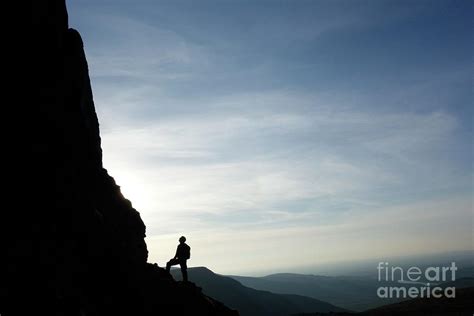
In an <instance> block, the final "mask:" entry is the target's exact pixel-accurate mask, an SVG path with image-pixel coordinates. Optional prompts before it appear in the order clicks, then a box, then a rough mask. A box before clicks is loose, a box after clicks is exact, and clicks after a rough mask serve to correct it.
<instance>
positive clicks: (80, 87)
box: [0, 0, 234, 316]
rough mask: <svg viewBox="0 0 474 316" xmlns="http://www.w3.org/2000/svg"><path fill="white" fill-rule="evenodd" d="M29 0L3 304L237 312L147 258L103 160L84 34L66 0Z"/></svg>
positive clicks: (114, 311)
mask: <svg viewBox="0 0 474 316" xmlns="http://www.w3.org/2000/svg"><path fill="white" fill-rule="evenodd" d="M27 4H28V5H30V6H31V21H30V23H31V25H30V26H29V28H28V37H26V38H22V40H23V41H24V42H27V55H28V58H27V60H19V61H18V62H19V63H21V64H22V66H21V67H19V68H18V69H19V71H25V73H24V74H23V75H24V76H25V77H26V78H27V80H26V81H27V82H26V83H23V82H22V83H18V84H17V85H18V87H17V88H19V90H20V91H23V93H24V95H23V94H22V95H18V96H17V102H16V106H17V107H18V108H19V109H20V111H21V112H23V114H24V120H22V124H23V126H26V128H27V133H26V136H21V137H20V136H19V137H18V140H17V142H18V143H20V144H21V147H23V148H25V149H26V150H25V152H24V153H23V152H22V156H23V157H25V158H26V162H25V163H22V164H21V167H20V168H21V172H20V173H18V174H17V176H16V178H20V179H19V181H18V182H19V184H17V183H16V182H15V183H14V184H13V183H12V185H11V187H12V191H14V192H13V194H15V196H16V195H17V196H18V197H19V198H16V199H15V206H14V207H13V208H9V209H8V210H5V209H4V210H2V217H1V219H0V225H1V226H0V231H1V235H0V237H1V241H0V246H1V260H0V314H1V315H2V316H5V315H43V314H45V315H94V316H95V315H137V316H139V315H168V314H171V313H172V314H173V315H192V314H195V315H234V312H232V311H230V310H229V309H227V308H226V307H224V306H223V305H222V304H220V303H219V302H216V301H215V300H212V299H210V298H208V297H206V296H204V295H203V294H202V293H201V292H200V290H199V288H197V287H196V286H194V285H193V284H182V283H177V282H175V281H174V280H173V279H172V278H171V276H170V275H169V274H168V273H166V272H165V271H164V269H162V268H159V267H158V266H157V265H156V264H155V265H153V264H149V263H147V255H148V252H147V248H146V244H145V241H144V237H145V225H144V223H143V221H142V220H141V218H140V215H139V213H138V212H137V211H136V210H135V209H134V208H133V207H132V204H131V203H130V201H128V200H127V199H126V198H124V197H123V195H122V194H121V192H120V187H119V186H118V185H116V183H115V181H114V179H113V178H112V177H111V176H109V175H108V173H107V170H105V169H104V168H103V166H102V152H101V144H100V135H99V123H98V119H97V115H96V112H95V107H94V102H93V98H92V90H91V85H90V80H89V74H88V67H87V61H86V58H85V54H84V50H83V43H82V40H81V37H80V35H79V33H78V32H77V31H75V30H73V29H69V28H68V22H67V12H66V5H65V3H64V0H47V1H46V0H44V1H36V0H32V1H29V2H27ZM18 18H19V20H21V19H24V16H23V14H22V16H19V17H18ZM18 59H20V58H18Z"/></svg>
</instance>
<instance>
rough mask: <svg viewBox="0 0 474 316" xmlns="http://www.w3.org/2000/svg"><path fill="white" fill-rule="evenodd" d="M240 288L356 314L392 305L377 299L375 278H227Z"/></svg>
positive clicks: (312, 276) (299, 275)
mask: <svg viewBox="0 0 474 316" xmlns="http://www.w3.org/2000/svg"><path fill="white" fill-rule="evenodd" d="M230 277H231V278H233V279H235V280H237V281H239V282H241V283H242V284H243V285H245V286H248V287H251V288H254V289H257V290H264V291H270V292H274V293H280V294H283V293H284V294H288V293H289V294H298V295H303V296H308V297H312V298H316V299H320V300H323V301H326V302H329V303H331V304H334V305H336V306H341V307H343V308H346V309H349V310H355V311H363V310H367V309H369V308H374V307H378V306H382V305H385V304H388V303H393V302H395V300H391V301H388V300H386V299H385V300H384V299H380V298H379V297H377V292H376V291H377V288H378V287H379V286H380V284H379V282H377V280H376V279H372V278H368V277H359V276H338V277H329V276H320V275H305V274H295V273H278V274H272V275H268V276H264V277H243V276H235V275H232V276H230Z"/></svg>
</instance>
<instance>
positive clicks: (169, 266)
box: [166, 259, 179, 272]
mask: <svg viewBox="0 0 474 316" xmlns="http://www.w3.org/2000/svg"><path fill="white" fill-rule="evenodd" d="M178 263H179V262H178V260H177V259H171V260H170V261H168V263H167V264H166V271H168V272H170V269H171V266H174V265H177V264H178Z"/></svg>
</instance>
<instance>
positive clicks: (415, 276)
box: [377, 262, 458, 298]
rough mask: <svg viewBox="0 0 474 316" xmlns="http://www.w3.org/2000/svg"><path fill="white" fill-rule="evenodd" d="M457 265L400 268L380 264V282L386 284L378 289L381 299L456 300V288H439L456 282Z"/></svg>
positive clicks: (378, 268) (378, 267) (452, 263)
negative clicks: (419, 298) (442, 298)
mask: <svg viewBox="0 0 474 316" xmlns="http://www.w3.org/2000/svg"><path fill="white" fill-rule="evenodd" d="M457 269H458V268H457V267H456V264H455V263H454V262H451V265H449V266H430V267H424V268H420V267H417V266H411V267H408V268H407V267H405V268H402V267H399V266H392V265H389V263H388V262H379V264H378V266H377V271H378V281H379V282H384V283H385V284H383V286H380V287H379V288H378V289H377V296H378V297H380V298H416V297H421V298H430V297H434V298H441V297H447V298H455V296H456V289H455V287H454V286H445V287H441V286H439V284H440V283H442V282H449V281H455V280H456V270H457Z"/></svg>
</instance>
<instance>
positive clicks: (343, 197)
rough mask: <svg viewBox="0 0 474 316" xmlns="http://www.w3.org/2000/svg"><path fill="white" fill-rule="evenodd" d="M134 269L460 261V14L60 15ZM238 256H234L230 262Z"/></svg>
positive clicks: (466, 178) (468, 219) (463, 132)
mask: <svg viewBox="0 0 474 316" xmlns="http://www.w3.org/2000/svg"><path fill="white" fill-rule="evenodd" d="M68 10H69V23H70V27H73V28H76V29H78V30H79V31H80V33H81V34H82V36H83V40H84V43H85V49H86V53H87V58H88V61H89V68H90V69H89V70H90V75H91V79H92V85H93V91H94V99H95V103H96V108H97V111H98V115H99V120H100V123H101V135H102V141H103V149H104V164H105V167H106V168H107V169H108V170H109V171H110V173H111V174H112V175H113V176H114V177H115V178H116V180H117V182H118V184H119V185H121V187H122V189H123V191H124V194H125V195H126V196H127V197H128V198H129V199H130V200H131V201H132V203H133V205H134V206H135V207H136V208H137V210H138V211H140V213H141V214H142V217H143V219H144V220H145V223H146V224H147V235H148V237H147V243H148V246H149V250H150V260H151V261H156V262H158V263H159V264H161V265H162V264H163V263H164V262H166V261H167V260H168V259H169V257H170V256H172V254H173V253H174V247H175V246H176V241H177V238H178V237H179V236H180V235H181V234H185V235H186V236H188V240H189V243H190V245H191V246H192V247H193V259H192V262H190V264H191V265H205V266H208V267H210V268H213V269H214V270H216V271H217V272H221V273H258V272H262V273H264V272H271V271H283V270H285V271H290V270H291V271H294V272H298V267H300V266H310V265H313V264H314V265H316V264H320V263H328V262H335V261H341V260H358V259H367V258H380V259H381V260H383V258H385V257H387V256H396V255H410V254H420V253H433V252H437V251H448V250H466V249H473V233H472V227H473V222H472V219H473V210H472V209H473V208H472V202H473V200H472V194H473V165H472V161H473V143H472V140H471V139H472V125H473V112H472V100H473V98H472V65H473V64H472V61H473V60H472V56H473V54H472V53H473V46H472V45H473V44H472V21H471V20H472V16H473V15H472V14H473V5H472V2H470V1H375V0H373V1H361V0H358V1H237V0H235V1H231V0H222V1H144V0H135V1H81V0H76V1H69V3H68ZM236 254H238V255H236Z"/></svg>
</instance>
